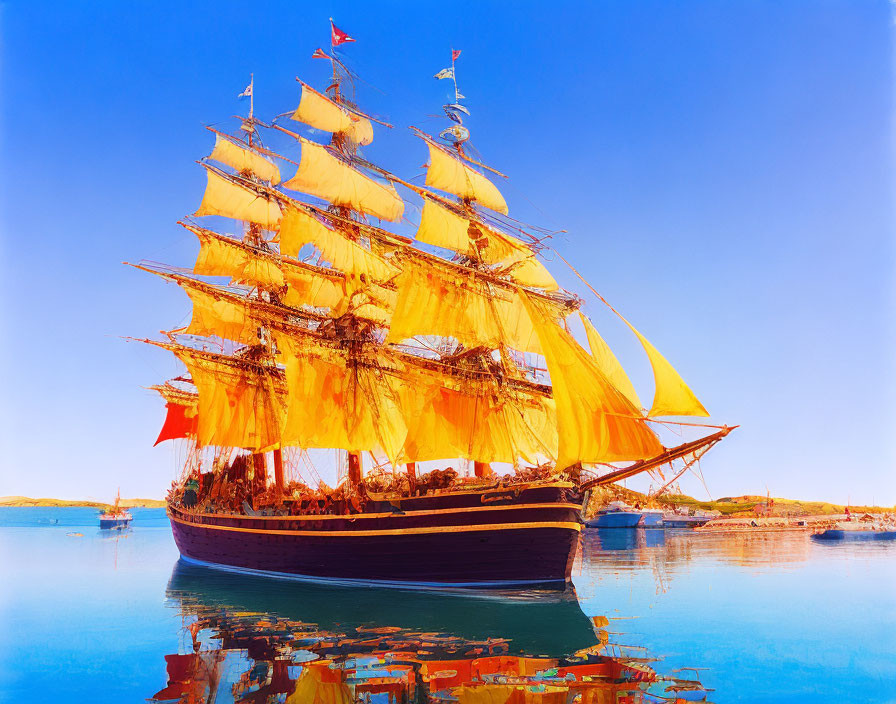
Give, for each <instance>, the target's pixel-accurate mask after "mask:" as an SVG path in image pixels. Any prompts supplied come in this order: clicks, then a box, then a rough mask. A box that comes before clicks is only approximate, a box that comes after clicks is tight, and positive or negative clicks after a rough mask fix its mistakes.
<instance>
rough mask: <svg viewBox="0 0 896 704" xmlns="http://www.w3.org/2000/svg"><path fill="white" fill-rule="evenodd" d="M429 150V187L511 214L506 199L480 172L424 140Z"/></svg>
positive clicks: (427, 174)
mask: <svg viewBox="0 0 896 704" xmlns="http://www.w3.org/2000/svg"><path fill="white" fill-rule="evenodd" d="M424 141H425V142H426V144H427V146H428V147H429V168H428V169H427V170H426V185H427V186H431V187H432V188H438V189H439V190H440V191H448V193H453V194H454V195H456V196H459V197H460V198H465V199H468V200H475V201H476V202H477V203H480V204H481V205H484V206H485V207H486V208H491V209H492V210H495V211H497V212H499V213H502V214H504V215H507V203H506V202H505V201H504V196H502V195H501V193H500V191H498V189H497V188H496V187H495V184H493V183H492V182H491V181H489V180H488V179H487V178H486V177H485V176H483V175H482V174H481V173H479V172H478V171H476V170H474V169H472V168H471V167H469V166H467V165H466V164H465V163H463V162H462V161H461V160H460V159H458V158H456V157H454V156H452V155H451V154H450V153H449V152H448V151H447V150H445V149H443V148H442V147H440V146H438V145H437V144H434V143H433V142H431V141H429V140H428V139H425V140H424Z"/></svg>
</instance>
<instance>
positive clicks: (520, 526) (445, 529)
mask: <svg viewBox="0 0 896 704" xmlns="http://www.w3.org/2000/svg"><path fill="white" fill-rule="evenodd" d="M212 515H214V514H212ZM168 518H169V519H170V520H172V521H175V522H176V523H180V524H182V525H186V526H194V527H198V528H210V529H212V530H229V531H234V532H237V533H257V534H261V535H304V536H321V537H334V538H335V537H343V538H350V537H368V536H378V535H425V534H432V533H475V532H481V531H491V530H525V529H527V528H561V529H564V530H574V531H576V532H577V533H578V532H581V530H582V526H581V524H579V523H547V522H538V523H534V522H533V523H482V524H479V525H466V526H429V527H420V528H393V529H391V530H265V529H262V528H240V527H237V526H220V525H216V524H214V523H197V522H194V521H185V520H183V519H182V518H177V517H176V516H173V515H171V512H170V511H169V512H168ZM241 518H243V519H245V518H253V517H252V516H248V517H247V516H242V517H241Z"/></svg>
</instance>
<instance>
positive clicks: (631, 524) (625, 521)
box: [586, 501, 642, 528]
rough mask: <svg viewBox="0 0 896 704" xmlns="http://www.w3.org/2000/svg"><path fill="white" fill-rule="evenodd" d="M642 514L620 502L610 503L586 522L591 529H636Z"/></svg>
mask: <svg viewBox="0 0 896 704" xmlns="http://www.w3.org/2000/svg"><path fill="white" fill-rule="evenodd" d="M641 518H642V513H641V511H639V510H636V509H633V508H632V507H631V506H629V505H628V504H626V503H624V502H622V501H611V502H610V504H609V505H608V506H607V507H606V508H602V509H600V510H599V511H598V512H597V513H596V514H594V517H593V518H592V519H591V520H589V521H587V522H586V525H587V526H589V527H591V528H636V527H637V526H638V524H639V523H640V522H641Z"/></svg>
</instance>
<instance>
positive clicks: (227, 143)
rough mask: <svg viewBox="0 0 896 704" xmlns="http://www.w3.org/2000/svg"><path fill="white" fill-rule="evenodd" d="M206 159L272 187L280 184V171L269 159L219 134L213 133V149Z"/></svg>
mask: <svg viewBox="0 0 896 704" xmlns="http://www.w3.org/2000/svg"><path fill="white" fill-rule="evenodd" d="M208 158H209V159H213V160H214V161H219V162H221V163H222V164H226V165H227V166H229V167H231V168H232V169H235V170H236V171H239V172H240V173H241V174H246V173H250V174H254V175H255V176H257V177H258V178H260V179H262V180H263V181H267V182H269V183H270V184H271V185H273V186H276V185H277V184H278V183H280V170H279V169H278V168H277V166H276V165H275V164H274V163H273V162H272V161H271V160H270V159H268V158H267V157H266V156H264V155H263V154H260V153H258V152H257V151H255V150H254V149H250V148H249V147H246V146H243V145H242V144H240V143H239V142H237V140H235V139H233V138H231V137H227V136H225V135H223V134H221V133H220V132H216V133H215V148H214V150H212V153H211V154H209V157H208Z"/></svg>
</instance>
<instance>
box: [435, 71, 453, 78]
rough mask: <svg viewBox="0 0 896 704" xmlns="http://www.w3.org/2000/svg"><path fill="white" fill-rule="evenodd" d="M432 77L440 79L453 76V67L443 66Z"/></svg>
mask: <svg viewBox="0 0 896 704" xmlns="http://www.w3.org/2000/svg"><path fill="white" fill-rule="evenodd" d="M433 78H438V79H439V80H442V79H443V78H454V69H453V68H443V69H442V70H441V71H439V72H438V73H437V74H436V75H435V76H433Z"/></svg>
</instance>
